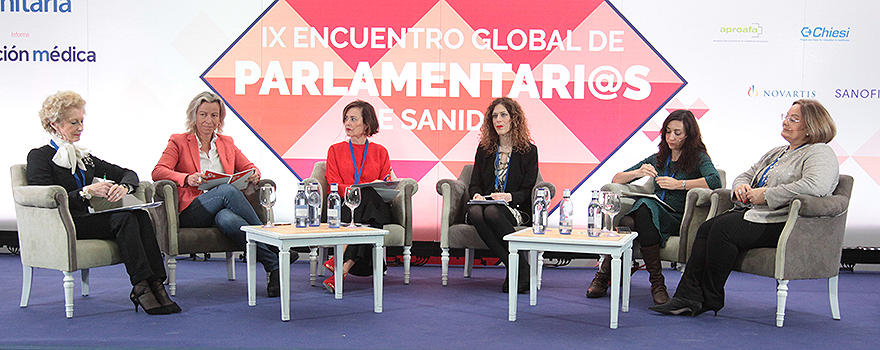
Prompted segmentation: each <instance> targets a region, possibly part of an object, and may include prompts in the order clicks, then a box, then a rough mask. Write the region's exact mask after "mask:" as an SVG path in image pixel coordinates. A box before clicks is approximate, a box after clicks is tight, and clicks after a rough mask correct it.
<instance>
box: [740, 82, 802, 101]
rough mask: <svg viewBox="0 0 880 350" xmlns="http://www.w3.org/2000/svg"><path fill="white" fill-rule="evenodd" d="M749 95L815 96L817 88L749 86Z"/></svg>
mask: <svg viewBox="0 0 880 350" xmlns="http://www.w3.org/2000/svg"><path fill="white" fill-rule="evenodd" d="M748 95H749V97H784V98H815V97H816V90H803V89H800V90H797V89H766V90H762V89H757V88H755V86H754V85H752V86H749V90H748Z"/></svg>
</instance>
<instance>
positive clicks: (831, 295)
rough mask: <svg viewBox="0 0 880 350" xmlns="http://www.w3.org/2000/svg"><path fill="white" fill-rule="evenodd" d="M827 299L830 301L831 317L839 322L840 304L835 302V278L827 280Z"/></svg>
mask: <svg viewBox="0 0 880 350" xmlns="http://www.w3.org/2000/svg"><path fill="white" fill-rule="evenodd" d="M828 299H830V300H831V317H833V318H834V319H835V320H840V304H839V303H838V302H837V276H834V277H831V278H829V279H828Z"/></svg>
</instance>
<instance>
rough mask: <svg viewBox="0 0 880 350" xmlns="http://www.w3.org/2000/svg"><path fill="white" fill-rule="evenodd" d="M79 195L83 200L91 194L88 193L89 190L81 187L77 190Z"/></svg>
mask: <svg viewBox="0 0 880 350" xmlns="http://www.w3.org/2000/svg"><path fill="white" fill-rule="evenodd" d="M79 196H80V197H82V199H85V200H89V199H92V194H91V193H89V190H88V189H87V188H85V187H83V188H82V189H81V190H79Z"/></svg>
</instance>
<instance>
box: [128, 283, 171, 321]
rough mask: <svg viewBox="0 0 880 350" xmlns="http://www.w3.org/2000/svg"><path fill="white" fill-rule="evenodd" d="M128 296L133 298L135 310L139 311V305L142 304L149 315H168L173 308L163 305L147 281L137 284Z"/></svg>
mask: <svg viewBox="0 0 880 350" xmlns="http://www.w3.org/2000/svg"><path fill="white" fill-rule="evenodd" d="M128 297H129V299H131V303H132V304H134V312H137V310H138V306H140V307H141V308H142V309H144V312H146V313H147V314H148V315H168V314H170V313H171V310H169V309H168V308H167V307H164V306H162V304H160V303H159V301H157V300H156V296H155V295H153V291H152V290H150V286H149V285H147V283H146V281H142V282H141V283H138V284H137V285H135V286H134V287H133V288H132V289H131V294H130V295H129V296H128Z"/></svg>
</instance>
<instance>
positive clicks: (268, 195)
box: [260, 184, 275, 228]
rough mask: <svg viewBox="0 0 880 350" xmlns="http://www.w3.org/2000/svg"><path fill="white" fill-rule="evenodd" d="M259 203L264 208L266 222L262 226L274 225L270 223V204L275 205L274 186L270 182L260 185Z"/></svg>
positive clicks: (269, 226)
mask: <svg viewBox="0 0 880 350" xmlns="http://www.w3.org/2000/svg"><path fill="white" fill-rule="evenodd" d="M260 205H262V206H263V208H266V211H267V213H266V214H267V215H266V217H267V218H266V224H265V225H263V227H266V228H271V227H275V225H273V224H272V206H273V205H275V186H272V185H271V184H265V185H263V187H260Z"/></svg>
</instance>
